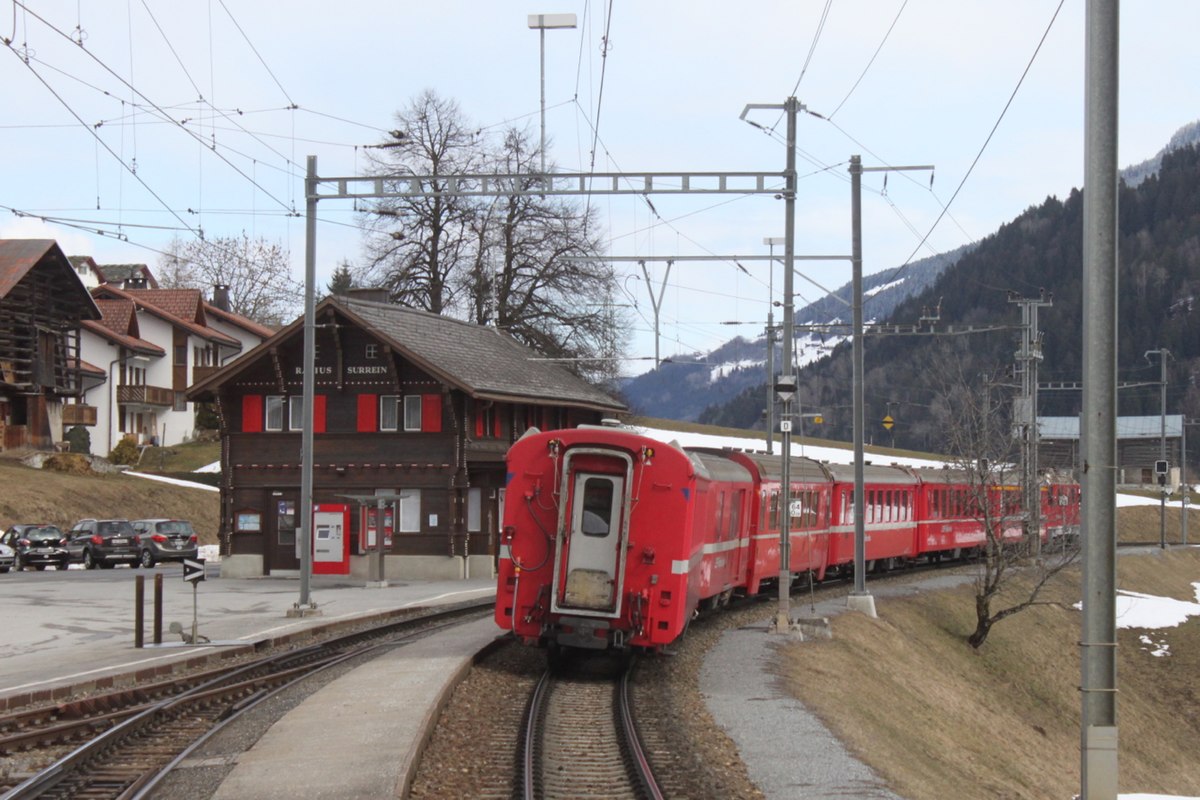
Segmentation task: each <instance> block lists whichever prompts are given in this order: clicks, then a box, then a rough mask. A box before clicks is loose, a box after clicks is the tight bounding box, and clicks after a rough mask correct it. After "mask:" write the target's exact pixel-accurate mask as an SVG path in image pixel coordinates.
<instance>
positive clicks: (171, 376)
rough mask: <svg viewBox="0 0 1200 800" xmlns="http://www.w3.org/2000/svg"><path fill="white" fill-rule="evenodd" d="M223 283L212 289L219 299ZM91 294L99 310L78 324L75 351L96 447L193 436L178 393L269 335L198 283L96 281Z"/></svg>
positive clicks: (190, 415) (189, 406)
mask: <svg viewBox="0 0 1200 800" xmlns="http://www.w3.org/2000/svg"><path fill="white" fill-rule="evenodd" d="M90 267H91V268H92V269H93V270H96V268H95V265H90ZM106 269H108V268H107V267H104V266H101V267H99V269H98V270H96V271H99V272H100V273H101V274H103V271H104V270H106ZM125 285H126V286H129V285H130V283H129V282H126V284H125ZM133 285H134V286H137V285H140V284H139V283H134V284H133ZM222 288H223V287H218V288H217V291H216V293H215V297H214V299H216V300H217V302H218V303H220V302H221V301H222V297H223V292H222ZM91 293H92V297H93V299H94V300H95V302H96V305H97V307H98V308H99V309H100V311H101V313H102V315H103V317H102V319H100V320H98V321H90V320H89V321H85V322H83V323H82V332H81V343H80V357H81V360H82V361H83V362H84V364H83V382H84V387H85V389H84V391H85V399H86V402H87V403H88V404H89V405H93V406H95V407H96V425H95V427H94V428H93V431H92V450H93V451H94V452H97V453H108V452H109V451H111V450H112V448H113V447H114V446H116V444H117V443H118V442H119V441H120V440H121V439H122V437H124V436H126V435H133V436H134V437H135V438H136V439H137V441H138V443H139V444H148V443H158V444H161V445H163V446H169V445H173V444H179V443H180V442H185V441H188V440H190V439H192V438H194V436H195V406H194V404H193V403H191V402H189V401H188V400H187V398H186V396H185V395H184V392H185V390H186V389H187V387H188V386H189V385H191V384H193V383H195V382H197V381H199V380H202V379H204V378H205V377H207V376H208V375H209V374H211V373H212V372H213V371H215V370H216V369H217V368H219V367H221V366H223V365H225V364H228V363H229V362H230V361H232V360H233V359H235V358H237V357H238V356H239V355H240V354H241V353H244V352H247V351H248V350H250V349H252V348H253V347H254V346H256V345H257V344H259V343H260V342H261V341H263V340H264V339H266V338H268V337H269V336H270V335H271V334H272V331H271V330H270V329H268V328H265V327H263V326H261V325H258V324H257V323H255V322H253V321H251V320H248V319H246V318H244V317H241V316H239V315H237V314H233V313H231V312H229V311H228V310H227V309H222V308H219V307H217V305H214V304H212V303H208V302H206V301H205V300H204V298H203V296H202V295H201V293H200V291H199V290H198V289H146V288H133V289H128V288H120V287H118V286H117V285H115V284H111V283H101V284H99V285H98V286H96V287H95V288H93V289H92V290H91Z"/></svg>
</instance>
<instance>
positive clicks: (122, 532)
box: [67, 519, 138, 569]
mask: <svg viewBox="0 0 1200 800" xmlns="http://www.w3.org/2000/svg"><path fill="white" fill-rule="evenodd" d="M67 557H68V558H69V559H70V561H74V562H79V563H81V564H83V566H84V567H85V568H86V569H95V568H96V567H102V568H104V569H112V568H113V567H114V566H116V565H117V564H128V565H129V566H131V567H136V566H137V565H138V544H137V541H136V540H135V535H134V532H133V526H132V525H130V524H129V520H127V519H81V520H79V522H76V523H75V525H74V526H72V528H71V530H70V532H69V533H68V534H67Z"/></svg>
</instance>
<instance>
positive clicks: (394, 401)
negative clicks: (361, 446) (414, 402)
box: [379, 394, 400, 431]
mask: <svg viewBox="0 0 1200 800" xmlns="http://www.w3.org/2000/svg"><path fill="white" fill-rule="evenodd" d="M389 412H390V413H391V417H392V418H391V422H390V424H389V422H388V418H387V414H388V413H389ZM399 417H400V396H399V395H395V394H382V395H380V396H379V430H381V431H396V430H399V429H400V427H399V426H400V419H399Z"/></svg>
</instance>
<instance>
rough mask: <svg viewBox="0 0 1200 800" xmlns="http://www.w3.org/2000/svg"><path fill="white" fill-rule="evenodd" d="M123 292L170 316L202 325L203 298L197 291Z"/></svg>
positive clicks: (157, 290)
mask: <svg viewBox="0 0 1200 800" xmlns="http://www.w3.org/2000/svg"><path fill="white" fill-rule="evenodd" d="M125 292H126V294H129V295H131V296H132V297H133V299H135V300H139V301H141V302H144V303H150V304H152V305H155V306H157V307H158V308H161V309H162V310H163V311H166V312H167V313H168V314H171V315H172V316H176V317H179V318H180V319H184V320H187V321H189V322H194V323H196V324H197V325H203V324H204V312H203V310H202V308H203V306H202V303H203V302H204V298H202V297H201V296H200V290H199V289H126V290H125Z"/></svg>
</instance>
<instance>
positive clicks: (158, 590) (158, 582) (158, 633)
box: [154, 572, 163, 644]
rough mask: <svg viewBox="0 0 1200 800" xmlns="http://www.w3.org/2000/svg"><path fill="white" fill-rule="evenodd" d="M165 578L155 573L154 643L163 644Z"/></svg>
mask: <svg viewBox="0 0 1200 800" xmlns="http://www.w3.org/2000/svg"><path fill="white" fill-rule="evenodd" d="M162 620H163V576H162V573H161V572H156V573H154V643H155V644H162Z"/></svg>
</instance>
